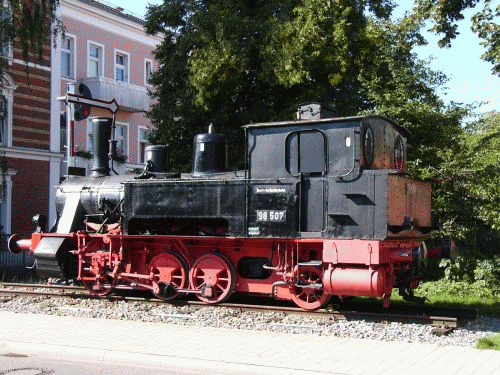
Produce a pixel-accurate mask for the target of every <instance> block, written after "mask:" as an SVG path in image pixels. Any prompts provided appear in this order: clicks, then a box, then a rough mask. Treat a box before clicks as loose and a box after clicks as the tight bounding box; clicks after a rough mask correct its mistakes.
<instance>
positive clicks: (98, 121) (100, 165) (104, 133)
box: [92, 117, 113, 177]
mask: <svg viewBox="0 0 500 375" xmlns="http://www.w3.org/2000/svg"><path fill="white" fill-rule="evenodd" d="M112 124H113V119H111V118H109V117H97V118H94V119H92V133H93V139H94V164H93V166H92V177H102V176H109V159H108V152H109V139H110V138H111V125H112Z"/></svg>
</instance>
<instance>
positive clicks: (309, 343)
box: [0, 312, 500, 375]
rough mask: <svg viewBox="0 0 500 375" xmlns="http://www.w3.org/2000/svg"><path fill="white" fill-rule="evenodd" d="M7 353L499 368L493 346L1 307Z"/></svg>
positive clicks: (389, 370) (234, 367) (336, 367)
mask: <svg viewBox="0 0 500 375" xmlns="http://www.w3.org/2000/svg"><path fill="white" fill-rule="evenodd" d="M7 353H17V354H28V355H37V354H38V355H42V354H43V355H48V356H57V357H59V358H64V357H67V356H72V357H75V356H76V357H77V358H79V359H82V360H85V359H93V360H96V359H97V360H102V361H106V362H117V363H118V362H119V363H122V364H123V363H127V362H128V363H147V364H150V365H154V366H162V367H164V368H168V369H174V370H175V369H183V368H186V366H187V365H189V366H190V368H195V369H197V371H199V373H212V374H217V373H218V372H222V369H223V370H224V373H234V374H297V375H299V374H304V375H305V374H338V375H358V374H359V375H361V374H366V375H371V374H373V375H377V374H384V375H386V374H388V375H390V374H394V375H396V374H398V375H400V374H404V375H419V374H421V375H424V374H425V375H432V374H436V375H447V374H463V375H471V374H474V375H489V374H499V375H500V352H499V351H490V350H476V349H473V348H466V347H452V346H446V347H439V346H436V345H430V344H413V343H401V342H385V341H376V340H360V339H346V338H335V337H328V336H310V335H298V334H280V333H272V332H264V331H247V330H237V329H224V328H210V327H193V326H182V325H174V324H166V323H143V322H136V321H121V320H106V319H91V318H76V317H68V316H54V315H36V314H15V313H10V312H0V355H5V354H7ZM219 370H220V371H219Z"/></svg>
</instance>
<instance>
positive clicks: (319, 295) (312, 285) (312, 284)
mask: <svg viewBox="0 0 500 375" xmlns="http://www.w3.org/2000/svg"><path fill="white" fill-rule="evenodd" d="M321 283H322V280H321V273H320V270H316V269H311V270H306V271H304V272H301V274H300V277H299V282H298V285H294V286H291V287H290V292H291V295H292V301H293V302H294V303H295V304H296V305H297V306H299V307H300V308H302V309H304V310H316V309H319V308H320V307H322V306H323V305H324V304H325V303H326V302H327V301H328V298H329V297H330V295H329V294H327V293H325V291H324V290H323V288H318V287H317V286H318V285H321Z"/></svg>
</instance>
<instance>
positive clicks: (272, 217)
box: [257, 210, 286, 223]
mask: <svg viewBox="0 0 500 375" xmlns="http://www.w3.org/2000/svg"><path fill="white" fill-rule="evenodd" d="M285 212H286V211H281V210H280V211H277V210H257V221H272V222H275V223H283V222H285V221H286V215H285Z"/></svg>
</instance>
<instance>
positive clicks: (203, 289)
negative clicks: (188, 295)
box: [189, 253, 236, 304]
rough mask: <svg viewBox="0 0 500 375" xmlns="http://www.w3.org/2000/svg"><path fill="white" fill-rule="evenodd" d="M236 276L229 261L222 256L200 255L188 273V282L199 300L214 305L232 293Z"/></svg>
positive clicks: (213, 254)
mask: <svg viewBox="0 0 500 375" xmlns="http://www.w3.org/2000/svg"><path fill="white" fill-rule="evenodd" d="M235 281H236V276H235V273H234V267H233V265H232V264H231V261H230V260H229V259H227V258H226V257H225V256H224V255H222V254H216V253H210V254H205V255H202V256H201V257H200V258H198V259H197V260H196V262H194V264H193V267H192V268H191V271H190V272H189V282H190V284H191V287H192V288H193V289H196V290H199V291H200V293H199V294H196V296H197V297H198V299H199V300H201V301H203V302H205V303H209V304H214V303H219V302H223V301H225V300H226V299H227V298H229V296H230V295H231V294H232V293H233V291H234V286H235Z"/></svg>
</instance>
